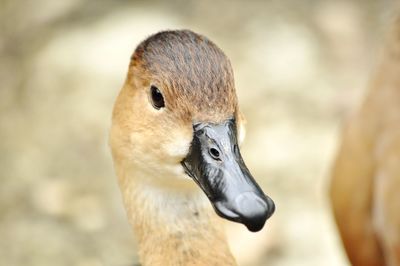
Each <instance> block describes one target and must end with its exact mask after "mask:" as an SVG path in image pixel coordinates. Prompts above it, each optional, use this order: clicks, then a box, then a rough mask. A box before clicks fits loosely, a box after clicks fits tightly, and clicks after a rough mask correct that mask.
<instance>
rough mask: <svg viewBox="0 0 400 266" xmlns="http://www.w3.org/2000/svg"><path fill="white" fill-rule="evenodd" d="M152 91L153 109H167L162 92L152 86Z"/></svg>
mask: <svg viewBox="0 0 400 266" xmlns="http://www.w3.org/2000/svg"><path fill="white" fill-rule="evenodd" d="M150 91H151V101H152V104H153V107H154V108H155V109H157V110H158V109H160V108H162V107H165V103H164V97H163V95H162V93H161V92H160V90H159V89H158V88H157V87H156V86H151V87H150Z"/></svg>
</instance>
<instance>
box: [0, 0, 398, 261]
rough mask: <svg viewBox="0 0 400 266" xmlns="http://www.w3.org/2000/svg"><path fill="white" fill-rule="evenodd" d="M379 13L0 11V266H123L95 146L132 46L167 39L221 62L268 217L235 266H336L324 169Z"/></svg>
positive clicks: (289, 5)
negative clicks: (203, 49)
mask: <svg viewBox="0 0 400 266" xmlns="http://www.w3.org/2000/svg"><path fill="white" fill-rule="evenodd" d="M393 9H394V1H388V0H387V1H383V0H382V1H376V0H339V1H335V0H331V1H327V0H320V1H317V0H303V1H299V0H280V1H278V0H271V1H220V0H204V1H195V0H192V1H183V0H182V1H178V0H173V1H164V2H162V1H111V0H110V1H89V0H68V1H66V0H65V1H52V0H35V1H33V0H26V1H22V0H19V1H15V0H0V23H1V24H0V33H1V35H0V58H1V59H0V140H1V141H0V150H1V155H0V169H1V171H0V265H8V266H14V265H15V266H19V265H32V266H47V265H61V266H62V265H66V266H67V265H78V266H103V265H116V266H125V265H126V266H128V265H132V263H133V262H135V261H136V260H137V258H136V253H135V243H134V240H133V237H132V232H131V230H130V227H129V226H128V223H127V219H126V217H125V212H124V210H123V207H122V201H121V197H120V193H119V190H118V187H117V184H116V179H115V175H114V172H113V166H112V161H111V157H110V153H109V149H108V145H107V137H108V128H109V126H110V116H111V110H112V105H113V101H114V99H115V97H116V95H117V93H118V91H119V89H120V87H121V85H122V84H123V81H124V79H125V75H126V72H127V66H128V63H129V57H130V55H131V53H132V51H133V50H134V48H135V46H136V45H137V44H138V43H139V42H140V41H141V40H142V39H144V38H145V37H147V36H149V35H150V34H152V33H155V32H157V31H160V30H163V29H176V28H188V29H192V30H194V31H197V32H199V33H202V34H204V35H206V36H208V37H209V38H210V39H211V40H213V41H214V42H215V43H217V44H218V45H219V46H220V47H221V48H222V49H223V50H224V51H225V52H226V54H227V55H228V57H229V58H230V59H231V62H232V65H233V68H234V72H235V78H236V87H237V92H238V96H239V101H240V104H241V107H242V111H243V113H244V114H245V116H246V117H247V120H248V123H247V139H246V141H245V143H244V145H243V148H242V150H243V152H242V153H243V156H244V158H245V160H246V162H247V165H248V167H249V168H250V169H251V170H252V172H253V174H254V176H255V177H256V179H257V180H258V181H259V182H260V184H261V185H262V186H263V188H264V190H265V191H266V192H267V193H268V194H269V195H270V196H271V197H272V198H273V199H274V200H275V202H276V204H277V211H276V213H275V215H274V216H273V218H272V219H271V220H270V221H269V222H268V225H267V228H266V229H265V230H263V232H262V233H261V234H260V235H261V236H262V237H263V238H264V237H265V239H264V240H257V241H254V242H249V243H250V244H246V245H239V251H240V252H242V253H245V254H246V253H249V254H250V253H251V251H252V250H258V251H259V252H258V254H257V256H258V257H257V259H256V260H254V259H253V260H249V261H247V262H246V261H244V262H243V263H242V264H243V265H273V266H276V265H296V266H297V265H307V266H310V265H311V266H312V265H315V266H317V265H318V266H320V265H328V266H329V265H332V266H334V265H335V266H336V265H348V262H347V260H346V258H345V256H344V254H343V250H342V248H341V246H340V242H339V239H338V237H337V235H336V231H335V230H336V228H335V225H334V223H333V222H332V217H331V213H330V210H329V204H328V201H327V197H326V191H327V184H328V180H329V171H330V165H331V163H332V161H333V159H334V154H335V149H336V146H337V143H338V140H339V137H340V124H341V123H342V121H343V120H344V119H345V117H346V116H348V115H349V114H350V113H351V111H352V110H354V108H356V107H357V105H358V104H359V102H360V100H361V99H362V96H363V94H364V92H365V88H366V84H367V81H368V76H369V74H370V73H371V71H372V70H373V67H374V62H376V59H377V57H378V55H379V46H380V45H381V41H382V36H383V34H384V32H385V25H386V23H387V21H388V20H390V17H391V15H392V12H393ZM232 232H234V231H232V230H230V231H229V233H230V234H232ZM237 243H239V244H240V243H242V242H240V241H237ZM243 243H244V242H243ZM246 243H247V242H246ZM236 249H237V248H236ZM260 250H261V251H260Z"/></svg>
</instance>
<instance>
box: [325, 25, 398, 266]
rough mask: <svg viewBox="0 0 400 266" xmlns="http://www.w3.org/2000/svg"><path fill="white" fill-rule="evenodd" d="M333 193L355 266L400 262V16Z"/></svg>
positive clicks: (340, 160) (354, 121) (347, 134)
mask: <svg viewBox="0 0 400 266" xmlns="http://www.w3.org/2000/svg"><path fill="white" fill-rule="evenodd" d="M330 196H331V201H332V205H333V211H334V214H335V218H336V222H337V225H338V227H339V231H340V234H341V237H342V240H343V244H344V247H345V249H346V252H347V255H348V257H349V260H350V262H351V263H352V264H353V265H362V266H368V265H371V266H373V265H400V17H398V18H397V19H396V20H395V23H394V24H393V27H392V28H391V30H390V31H389V34H388V39H387V43H386V46H385V48H384V52H383V57H382V61H381V63H380V64H379V65H378V67H377V69H376V72H375V74H374V75H373V77H372V80H371V83H370V87H369V92H368V94H367V97H366V99H365V101H364V103H363V104H362V106H361V108H360V109H359V111H358V112H357V113H356V114H355V116H354V117H352V118H351V119H350V121H349V123H348V124H347V125H346V127H345V129H344V132H343V139H342V143H341V147H340V149H339V153H338V155H337V158H336V162H335V164H334V168H333V173H332V183H331V191H330Z"/></svg>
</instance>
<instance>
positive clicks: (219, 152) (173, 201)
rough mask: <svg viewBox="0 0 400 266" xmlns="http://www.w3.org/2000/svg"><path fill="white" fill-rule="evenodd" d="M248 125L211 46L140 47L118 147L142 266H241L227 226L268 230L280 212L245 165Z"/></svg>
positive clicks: (182, 36) (149, 43)
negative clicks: (270, 220) (243, 152)
mask: <svg viewBox="0 0 400 266" xmlns="http://www.w3.org/2000/svg"><path fill="white" fill-rule="evenodd" d="M244 122H245V119H244V116H243V115H242V113H241V112H240V110H239V105H238V98H237V95H236V90H235V84H234V77H233V70H232V67H231V64H230V61H229V59H228V58H227V56H226V55H225V54H224V52H223V51H222V50H221V49H220V48H219V47H217V45H216V44H214V43H213V42H211V41H210V40H209V39H208V38H206V37H205V36H203V35H200V34H197V33H195V32H193V31H190V30H168V31H161V32H158V33H156V34H153V35H151V36H150V37H148V38H146V39H145V40H144V41H142V42H141V43H140V44H139V45H138V46H137V47H136V49H135V51H134V53H133V55H132V56H131V59H130V63H129V67H128V73H127V77H126V79H125V82H124V84H123V86H122V89H121V91H120V93H119V95H118V96H117V99H116V101H115V104H114V109H113V113H112V123H111V130H110V137H109V144H110V147H111V153H112V158H113V161H114V168H115V171H116V176H117V179H118V184H119V187H120V190H121V194H122V198H123V202H124V206H125V209H126V212H127V217H128V221H129V223H130V224H131V226H132V229H133V231H134V235H135V237H136V240H137V243H138V256H139V260H140V263H141V265H144V266H148V265H199V266H200V265H236V261H235V259H234V256H233V255H232V253H231V251H230V249H229V246H228V244H227V241H226V235H225V233H224V228H223V224H222V221H223V220H228V221H233V222H237V223H241V224H243V225H244V226H246V228H247V229H248V230H249V231H251V232H257V231H259V230H261V229H262V228H263V227H264V224H265V222H266V220H267V219H268V218H270V217H271V215H272V214H273V213H274V211H275V204H274V202H273V200H272V199H271V198H270V197H269V196H267V195H266V194H265V193H264V192H263V191H262V189H261V188H260V186H259V185H258V184H257V182H256V180H255V179H254V178H253V176H252V175H251V173H250V171H249V170H248V168H247V167H246V165H245V163H244V160H243V158H242V156H241V153H240V148H239V145H240V144H241V143H242V141H243V139H244V135H245V128H244ZM221 218H223V219H221Z"/></svg>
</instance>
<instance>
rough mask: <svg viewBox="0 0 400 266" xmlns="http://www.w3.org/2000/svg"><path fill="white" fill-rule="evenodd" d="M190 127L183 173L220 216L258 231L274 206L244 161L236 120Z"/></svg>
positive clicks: (271, 212)
mask: <svg viewBox="0 0 400 266" xmlns="http://www.w3.org/2000/svg"><path fill="white" fill-rule="evenodd" d="M193 128H194V135H193V140H192V144H191V147H190V151H189V153H188V155H187V156H186V158H185V159H184V160H183V161H182V165H183V167H184V169H185V171H186V173H187V174H188V175H189V176H191V177H192V178H193V180H194V181H195V182H196V183H197V184H198V185H199V186H200V188H201V189H202V190H203V191H204V193H205V194H206V195H207V197H208V199H209V200H210V201H211V203H212V205H213V207H214V209H215V211H216V213H217V214H218V215H219V216H221V217H223V218H226V219H228V220H231V221H234V222H239V223H242V224H244V225H245V226H246V227H247V228H248V229H249V230H250V231H252V232H256V231H259V230H261V229H262V228H263V226H264V224H265V221H266V220H267V219H268V218H269V217H270V216H271V215H272V214H273V212H274V210H275V205H274V202H273V201H272V200H271V199H270V198H269V197H268V196H267V195H265V194H264V192H263V191H262V190H261V188H260V187H259V185H258V184H257V183H256V181H255V180H254V178H253V177H252V175H251V174H250V172H249V170H248V169H247V167H246V165H245V164H244V161H243V159H242V156H241V154H240V150H239V146H238V143H237V134H236V122H235V120H234V119H230V120H227V121H225V122H223V123H221V124H212V123H198V124H195V125H194V126H193Z"/></svg>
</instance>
